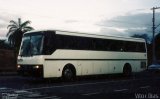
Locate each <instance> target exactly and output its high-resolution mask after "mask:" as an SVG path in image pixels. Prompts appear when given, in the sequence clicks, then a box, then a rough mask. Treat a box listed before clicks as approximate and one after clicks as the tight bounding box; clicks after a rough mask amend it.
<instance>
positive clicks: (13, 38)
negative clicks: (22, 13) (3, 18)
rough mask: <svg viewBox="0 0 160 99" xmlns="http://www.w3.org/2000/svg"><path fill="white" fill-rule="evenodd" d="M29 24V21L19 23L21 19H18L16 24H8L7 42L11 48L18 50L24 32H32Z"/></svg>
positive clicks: (11, 22) (12, 21) (12, 22)
mask: <svg viewBox="0 0 160 99" xmlns="http://www.w3.org/2000/svg"><path fill="white" fill-rule="evenodd" d="M30 23H31V21H25V22H23V23H22V22H21V19H20V18H18V22H16V21H14V20H11V21H10V24H9V25H8V27H7V28H8V29H9V31H8V33H7V37H8V41H9V44H10V45H11V47H13V48H14V49H16V50H19V47H20V44H21V41H22V36H23V34H24V33H25V32H27V31H31V30H33V28H32V27H30V26H28V25H29V24H30Z"/></svg>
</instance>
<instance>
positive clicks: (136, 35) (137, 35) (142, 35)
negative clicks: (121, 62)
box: [131, 34, 150, 43]
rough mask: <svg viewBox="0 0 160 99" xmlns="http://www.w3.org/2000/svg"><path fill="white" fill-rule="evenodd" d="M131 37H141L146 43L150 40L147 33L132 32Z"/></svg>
mask: <svg viewBox="0 0 160 99" xmlns="http://www.w3.org/2000/svg"><path fill="white" fill-rule="evenodd" d="M131 37H136V38H143V39H145V40H146V42H147V43H148V42H149V41H150V38H149V36H148V35H147V34H134V35H132V36H131Z"/></svg>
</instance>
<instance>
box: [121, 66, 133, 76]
mask: <svg viewBox="0 0 160 99" xmlns="http://www.w3.org/2000/svg"><path fill="white" fill-rule="evenodd" d="M123 75H124V76H125V77H130V76H131V75H132V68H131V66H130V65H129V64H126V65H125V66H124V68H123Z"/></svg>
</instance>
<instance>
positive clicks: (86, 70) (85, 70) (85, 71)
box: [78, 60, 94, 75]
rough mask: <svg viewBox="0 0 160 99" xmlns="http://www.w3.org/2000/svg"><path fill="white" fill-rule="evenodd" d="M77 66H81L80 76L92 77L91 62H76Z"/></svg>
mask: <svg viewBox="0 0 160 99" xmlns="http://www.w3.org/2000/svg"><path fill="white" fill-rule="evenodd" d="M78 66H81V69H82V71H81V75H93V74H94V72H93V62H92V61H86V60H84V61H78Z"/></svg>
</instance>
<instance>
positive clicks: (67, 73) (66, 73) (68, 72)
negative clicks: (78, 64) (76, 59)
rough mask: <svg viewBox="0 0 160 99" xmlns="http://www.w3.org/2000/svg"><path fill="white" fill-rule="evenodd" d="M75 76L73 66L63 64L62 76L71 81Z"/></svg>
mask: <svg viewBox="0 0 160 99" xmlns="http://www.w3.org/2000/svg"><path fill="white" fill-rule="evenodd" d="M74 77H75V71H74V67H72V66H69V65H68V66H65V67H64V69H63V72H62V78H63V79H64V80H65V81H72V80H73V79H74Z"/></svg>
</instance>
